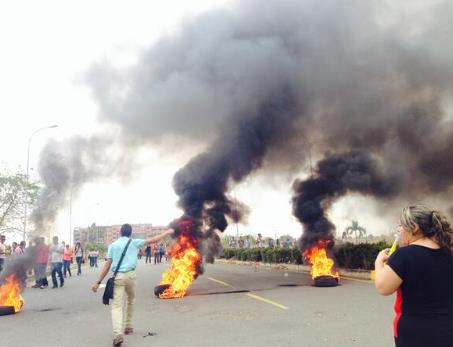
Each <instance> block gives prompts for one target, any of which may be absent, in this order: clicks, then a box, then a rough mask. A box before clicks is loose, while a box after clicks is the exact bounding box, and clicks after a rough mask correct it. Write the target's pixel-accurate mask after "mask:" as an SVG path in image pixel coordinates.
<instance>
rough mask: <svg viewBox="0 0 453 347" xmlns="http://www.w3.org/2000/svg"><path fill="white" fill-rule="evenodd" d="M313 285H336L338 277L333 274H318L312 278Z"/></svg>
mask: <svg viewBox="0 0 453 347" xmlns="http://www.w3.org/2000/svg"><path fill="white" fill-rule="evenodd" d="M313 285H314V286H315V287H336V286H338V278H336V277H333V276H328V275H326V276H318V277H315V278H314V279H313Z"/></svg>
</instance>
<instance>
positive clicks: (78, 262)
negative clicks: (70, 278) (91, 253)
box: [76, 257, 82, 275]
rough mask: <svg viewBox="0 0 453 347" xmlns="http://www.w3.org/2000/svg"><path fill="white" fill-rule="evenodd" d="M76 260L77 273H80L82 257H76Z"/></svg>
mask: <svg viewBox="0 0 453 347" xmlns="http://www.w3.org/2000/svg"><path fill="white" fill-rule="evenodd" d="M76 262H77V275H81V274H82V257H76Z"/></svg>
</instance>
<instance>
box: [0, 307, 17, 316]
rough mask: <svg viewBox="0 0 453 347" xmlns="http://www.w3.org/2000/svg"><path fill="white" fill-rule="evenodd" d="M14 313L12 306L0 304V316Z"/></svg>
mask: <svg viewBox="0 0 453 347" xmlns="http://www.w3.org/2000/svg"><path fill="white" fill-rule="evenodd" d="M14 313H16V311H15V310H14V306H0V316H8V315H10V314H14Z"/></svg>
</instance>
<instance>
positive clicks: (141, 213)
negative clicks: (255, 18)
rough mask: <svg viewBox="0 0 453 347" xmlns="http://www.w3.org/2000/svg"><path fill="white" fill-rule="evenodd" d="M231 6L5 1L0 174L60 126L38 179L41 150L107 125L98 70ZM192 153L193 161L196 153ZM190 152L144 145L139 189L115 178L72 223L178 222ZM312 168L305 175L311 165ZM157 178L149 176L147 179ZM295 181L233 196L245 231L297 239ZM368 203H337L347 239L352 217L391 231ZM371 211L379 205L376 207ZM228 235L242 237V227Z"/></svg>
mask: <svg viewBox="0 0 453 347" xmlns="http://www.w3.org/2000/svg"><path fill="white" fill-rule="evenodd" d="M228 4H229V2H228V1H227V0H191V1H177V0H167V1H165V2H162V1H159V2H158V1H128V2H125V1H112V0H109V1H99V0H97V1H77V2H65V1H47V0H42V1H20V0H16V1H8V2H6V1H5V2H2V3H1V5H0V42H1V46H0V54H1V63H0V76H1V78H0V95H1V101H0V114H1V119H2V121H3V122H2V130H3V131H2V135H1V137H0V161H1V166H2V168H6V169H9V170H12V171H14V170H23V171H25V166H26V156H27V141H28V139H29V137H30V135H31V134H32V133H33V132H34V131H35V130H36V129H38V128H40V127H44V126H48V125H53V124H57V125H58V128H55V129H49V130H45V131H42V132H39V133H37V134H36V135H35V136H34V137H33V142H32V146H31V152H30V167H31V168H32V171H31V177H33V178H34V179H36V180H38V179H39V177H38V175H37V173H36V170H34V168H35V167H36V165H37V162H38V159H39V153H40V149H41V148H42V147H43V146H44V144H45V143H46V141H47V140H49V139H52V138H53V139H64V138H67V137H70V136H72V135H74V134H86V133H90V132H92V131H94V130H96V129H99V128H101V127H104V126H105V125H102V124H100V123H98V122H97V112H98V105H97V104H96V103H95V102H94V100H93V98H92V97H91V94H90V89H89V88H88V87H87V85H86V84H85V83H84V82H83V76H84V74H85V73H86V71H87V70H88V69H89V68H90V66H91V65H92V64H94V63H99V62H108V63H110V64H112V65H114V66H128V65H131V64H133V63H134V62H135V60H136V59H137V56H138V53H139V52H140V51H141V50H143V49H144V48H146V47H149V46H150V45H152V43H153V42H155V41H156V39H157V38H159V37H160V36H161V35H162V34H168V33H169V32H172V31H174V30H175V29H177V28H178V26H179V25H180V23H181V21H182V20H184V18H187V17H190V16H193V15H195V14H198V13H201V12H203V11H207V10H209V9H212V8H214V7H221V6H228ZM191 151H192V152H191V153H190V154H194V153H193V151H194V149H191ZM189 152H190V151H188V152H187V153H186V152H184V151H179V150H178V151H175V154H174V155H168V154H167V155H165V156H163V155H161V154H160V152H159V151H158V150H157V149H154V148H151V147H150V148H144V149H143V150H142V152H141V155H140V156H139V159H140V161H141V164H142V165H141V167H142V168H143V169H142V170H141V171H140V172H138V173H137V175H136V176H135V178H134V180H133V181H132V182H128V183H125V182H119V181H117V180H115V179H113V178H111V179H108V178H106V179H104V180H102V181H100V182H97V183H96V184H89V185H87V186H86V187H85V188H84V189H83V191H82V192H81V193H80V194H79V195H78V196H77V197H74V199H73V202H72V206H73V208H72V220H71V223H72V226H74V227H76V226H81V227H83V226H87V225H89V224H91V223H92V222H96V223H97V224H100V225H105V224H121V223H125V222H128V223H152V224H154V225H166V224H167V223H168V222H169V221H171V220H172V219H174V218H176V217H178V216H179V215H180V213H181V212H180V210H178V209H177V207H176V200H177V199H176V195H175V194H174V192H173V189H172V186H171V181H172V178H173V175H174V173H175V172H176V171H177V170H178V168H180V167H181V166H182V165H184V164H185V163H186V162H187V160H188V159H189V156H188V155H189ZM305 169H308V168H305ZM150 177H152V179H150ZM291 183H292V179H289V178H288V180H287V181H282V182H279V183H278V184H277V183H275V184H269V182H268V180H264V179H263V178H262V177H260V176H259V174H258V175H252V176H251V177H249V178H248V179H247V180H246V181H245V182H244V183H242V184H241V185H240V186H239V187H237V188H236V189H235V191H234V193H233V195H236V197H237V198H239V199H240V200H242V201H244V202H245V203H246V204H248V205H249V206H250V207H251V209H252V214H251V216H250V218H249V223H248V225H239V227H238V228H239V232H240V233H241V234H245V233H253V234H256V233H257V232H261V233H263V234H264V235H267V236H275V235H281V234H291V235H293V236H299V235H300V231H301V227H300V225H299V223H297V221H296V220H295V219H294V217H293V216H292V214H291V204H290V198H291V192H290V187H291ZM365 201H366V198H362V197H360V198H359V197H355V198H354V197H347V198H344V199H342V200H340V201H339V202H338V203H337V204H335V205H334V206H333V209H332V211H331V217H332V220H333V221H334V222H335V223H336V225H337V230H338V231H339V232H340V233H341V231H342V230H343V229H344V227H345V226H346V225H347V224H349V223H350V222H351V219H358V220H359V223H360V224H362V225H365V226H366V227H368V229H369V231H370V232H371V233H374V234H382V233H387V232H388V231H389V230H390V229H391V228H392V227H393V226H391V225H387V224H385V223H383V222H382V221H381V222H380V221H379V219H378V218H375V217H373V216H374V215H375V211H374V210H373V208H372V207H370V208H367V209H366V210H358V206H361V204H362V203H363V202H365ZM370 206H372V205H370ZM69 226H70V218H69V210H68V209H67V208H64V209H63V210H62V212H61V214H60V216H59V218H58V223H57V230H56V231H55V232H56V233H59V234H60V235H61V236H62V237H63V238H64V239H66V240H68V237H69V236H68V235H69ZM227 233H229V234H233V235H234V234H236V226H234V225H233V226H230V227H229V228H228V229H227Z"/></svg>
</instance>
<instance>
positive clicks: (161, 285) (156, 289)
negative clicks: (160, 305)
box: [154, 284, 170, 297]
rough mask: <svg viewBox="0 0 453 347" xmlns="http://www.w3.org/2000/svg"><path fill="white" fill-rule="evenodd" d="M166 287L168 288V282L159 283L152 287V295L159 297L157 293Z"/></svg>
mask: <svg viewBox="0 0 453 347" xmlns="http://www.w3.org/2000/svg"><path fill="white" fill-rule="evenodd" d="M168 288H170V285H169V284H160V285H158V286H155V287H154V295H155V296H157V297H159V295H160V294H162V293H163V292H164V291H165V290H167V289H168Z"/></svg>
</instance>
